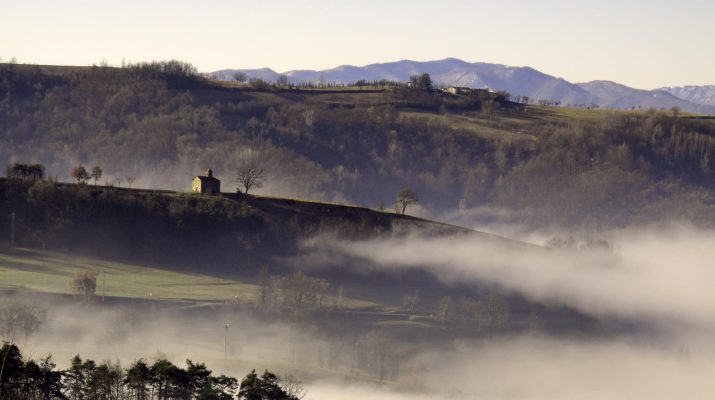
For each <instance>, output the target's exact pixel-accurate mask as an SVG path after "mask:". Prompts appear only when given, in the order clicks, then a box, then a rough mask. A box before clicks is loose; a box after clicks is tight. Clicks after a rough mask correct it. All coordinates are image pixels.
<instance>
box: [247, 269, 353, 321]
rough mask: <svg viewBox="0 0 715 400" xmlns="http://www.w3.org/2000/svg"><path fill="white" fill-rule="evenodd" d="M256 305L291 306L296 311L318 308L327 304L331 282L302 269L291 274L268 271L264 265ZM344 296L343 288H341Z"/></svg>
mask: <svg viewBox="0 0 715 400" xmlns="http://www.w3.org/2000/svg"><path fill="white" fill-rule="evenodd" d="M258 284H259V287H258V292H257V294H256V305H257V306H258V307H261V308H264V309H268V308H290V309H294V310H296V311H310V310H316V309H319V308H321V307H324V306H326V305H327V302H326V299H327V298H328V296H329V293H328V291H329V289H330V283H329V282H328V281H327V280H325V279H322V278H316V277H311V276H308V275H306V274H305V273H303V272H302V271H296V272H293V273H292V274H289V275H274V276H271V275H269V273H268V268H267V267H265V266H264V267H262V268H261V271H260V273H259V277H258ZM338 291H339V292H340V294H341V295H340V296H338V297H342V288H339V289H338Z"/></svg>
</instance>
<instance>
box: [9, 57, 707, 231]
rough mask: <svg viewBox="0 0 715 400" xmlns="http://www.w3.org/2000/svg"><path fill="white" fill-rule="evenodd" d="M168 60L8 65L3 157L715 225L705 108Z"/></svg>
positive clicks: (458, 205)
mask: <svg viewBox="0 0 715 400" xmlns="http://www.w3.org/2000/svg"><path fill="white" fill-rule="evenodd" d="M171 67H172V68H174V69H173V70H172V69H169V68H168V67H167V68H165V67H162V65H161V64H160V63H157V64H149V65H146V66H133V67H129V68H108V67H82V68H73V67H41V66H30V65H2V66H1V68H0V99H1V100H0V162H1V163H3V164H8V163H11V162H20V163H41V164H43V165H44V166H45V168H46V176H48V177H53V178H54V179H55V180H57V181H69V180H71V179H72V178H70V177H69V172H70V170H71V169H72V168H73V167H74V166H75V165H77V164H85V165H86V166H88V167H91V166H93V165H98V166H101V167H102V169H103V170H104V175H103V177H102V178H101V182H100V183H102V184H105V185H113V186H115V187H120V186H122V187H127V186H131V185H133V186H139V187H146V188H155V189H170V190H179V191H183V190H188V188H189V185H190V180H191V178H192V177H193V176H195V175H197V174H198V173H200V172H201V171H204V170H205V169H206V168H207V167H211V168H213V170H214V171H215V172H216V175H217V176H218V177H219V178H220V179H222V180H223V182H224V186H223V188H224V191H234V190H235V188H236V186H235V184H234V177H235V171H236V170H237V168H238V166H239V165H241V163H243V162H246V161H249V160H253V161H257V162H260V163H261V164H262V166H263V167H264V168H265V170H266V175H267V177H266V179H265V185H264V187H263V188H261V189H258V191H257V192H256V193H257V194H261V195H268V196H277V197H289V198H303V199H313V200H320V201H328V202H333V203H342V204H352V205H360V206H366V207H370V208H379V207H380V206H381V205H382V206H384V208H386V209H392V207H393V201H394V199H395V196H396V195H397V192H398V191H399V190H400V189H402V188H410V189H412V190H414V191H415V192H416V193H417V194H418V195H419V198H420V202H419V205H418V206H417V207H414V208H412V209H411V210H409V213H412V214H414V215H421V216H426V217H430V218H432V219H438V220H443V221H449V222H454V223H457V224H458V225H463V226H484V225H489V224H497V225H498V224H511V223H514V222H515V221H518V222H519V223H520V224H522V225H526V226H531V227H544V226H557V227H568V228H584V229H588V230H589V231H593V229H594V227H596V229H599V228H600V227H609V226H623V225H627V224H629V223H632V222H639V221H649V220H653V219H654V218H660V219H671V218H674V219H686V220H692V221H695V222H696V223H698V224H703V225H712V224H713V223H715V217H714V215H715V213H713V210H712V207H713V201H712V198H713V181H714V180H713V170H715V160H714V158H713V156H712V155H713V154H714V153H715V124H714V123H713V121H712V120H710V119H707V118H701V117H698V116H695V115H688V114H682V115H673V114H672V113H671V112H670V111H663V112H658V111H655V110H651V111H648V110H643V111H627V112H626V111H621V112H616V111H609V110H589V109H575V108H555V107H543V106H534V105H524V104H521V103H515V102H512V101H509V99H508V98H507V96H505V95H504V94H493V95H487V94H485V92H477V93H475V94H473V95H461V96H453V95H449V94H446V93H442V92H426V91H421V90H418V89H409V88H404V87H394V86H389V85H388V86H363V87H336V88H327V89H321V88H304V89H301V88H290V87H276V86H271V85H263V86H258V87H257V86H250V85H236V84H232V83H226V82H219V81H208V80H205V79H203V78H201V77H200V76H198V75H196V74H195V73H192V72H191V68H189V67H186V68H184V66H182V65H181V64H177V65H173V64H172V65H171ZM162 68H163V69H162ZM480 93H481V94H480ZM514 100H516V99H514ZM676 144H677V145H676Z"/></svg>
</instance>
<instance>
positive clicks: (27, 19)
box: [0, 0, 715, 89]
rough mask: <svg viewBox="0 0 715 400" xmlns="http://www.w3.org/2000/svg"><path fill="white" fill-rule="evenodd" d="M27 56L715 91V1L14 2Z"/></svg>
mask: <svg viewBox="0 0 715 400" xmlns="http://www.w3.org/2000/svg"><path fill="white" fill-rule="evenodd" d="M13 56H14V57H16V58H17V60H18V61H19V62H26V63H42V64H63V65H64V64H71V65H89V64H92V63H99V62H100V61H101V60H103V59H104V60H107V61H108V62H109V63H110V64H115V65H116V64H120V63H121V61H122V59H125V60H127V61H150V60H160V59H170V58H175V59H180V60H183V61H188V62H190V63H192V64H194V65H196V66H197V67H198V68H199V69H200V70H201V71H213V70H217V69H222V68H256V67H264V66H265V67H270V68H273V69H274V70H277V71H279V72H284V71H287V70H290V69H324V68H332V67H335V66H338V65H341V64H352V65H365V64H370V63H374V62H386V61H397V60H401V59H413V60H420V61H426V60H434V59H441V58H446V57H456V58H461V59H464V60H466V61H472V62H474V61H482V62H494V63H500V64H507V65H515V66H524V65H529V66H532V67H534V68H536V69H538V70H541V71H542V72H545V73H548V74H551V75H555V76H560V77H563V78H564V79H567V80H569V81H572V82H582V81H589V80H594V79H608V80H614V81H618V82H620V83H624V84H627V85H630V86H634V87H638V88H644V89H652V88H654V87H658V86H665V85H668V86H670V85H686V84H715V0H677V1H672V0H669V1H665V0H620V1H615V0H600V1H599V0H590V1H578V0H570V1H569V0H544V1H521V0H510V1H498V0H489V1H481V0H474V1H462V0H439V1H435V0H412V1H407V0H361V1H347V0H332V1H318V0H315V1H308V0H262V1H237V0H234V1H229V0H205V1H184V0H176V1H157V0H141V1H139V0H125V1H109V0H65V1H59V0H45V1H41V0H20V1H8V0H0V57H1V58H2V59H3V60H8V59H9V58H10V57H13Z"/></svg>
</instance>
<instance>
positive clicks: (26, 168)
mask: <svg viewBox="0 0 715 400" xmlns="http://www.w3.org/2000/svg"><path fill="white" fill-rule="evenodd" d="M5 176H7V177H8V178H9V179H32V180H42V179H45V166H44V165H42V164H20V163H12V164H8V165H7V167H6V168H5Z"/></svg>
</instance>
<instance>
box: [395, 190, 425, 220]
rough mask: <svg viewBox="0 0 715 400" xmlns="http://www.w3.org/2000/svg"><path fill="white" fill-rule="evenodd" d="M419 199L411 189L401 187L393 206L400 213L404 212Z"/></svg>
mask: <svg viewBox="0 0 715 400" xmlns="http://www.w3.org/2000/svg"><path fill="white" fill-rule="evenodd" d="M419 201H420V199H419V197H417V193H415V192H414V191H413V190H412V189H402V190H400V193H398V194H397V199H396V200H395V207H396V208H397V210H398V211H399V212H400V213H402V214H404V213H405V211H406V210H407V207H408V206H410V205H411V204H414V203H418V202H419Z"/></svg>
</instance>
